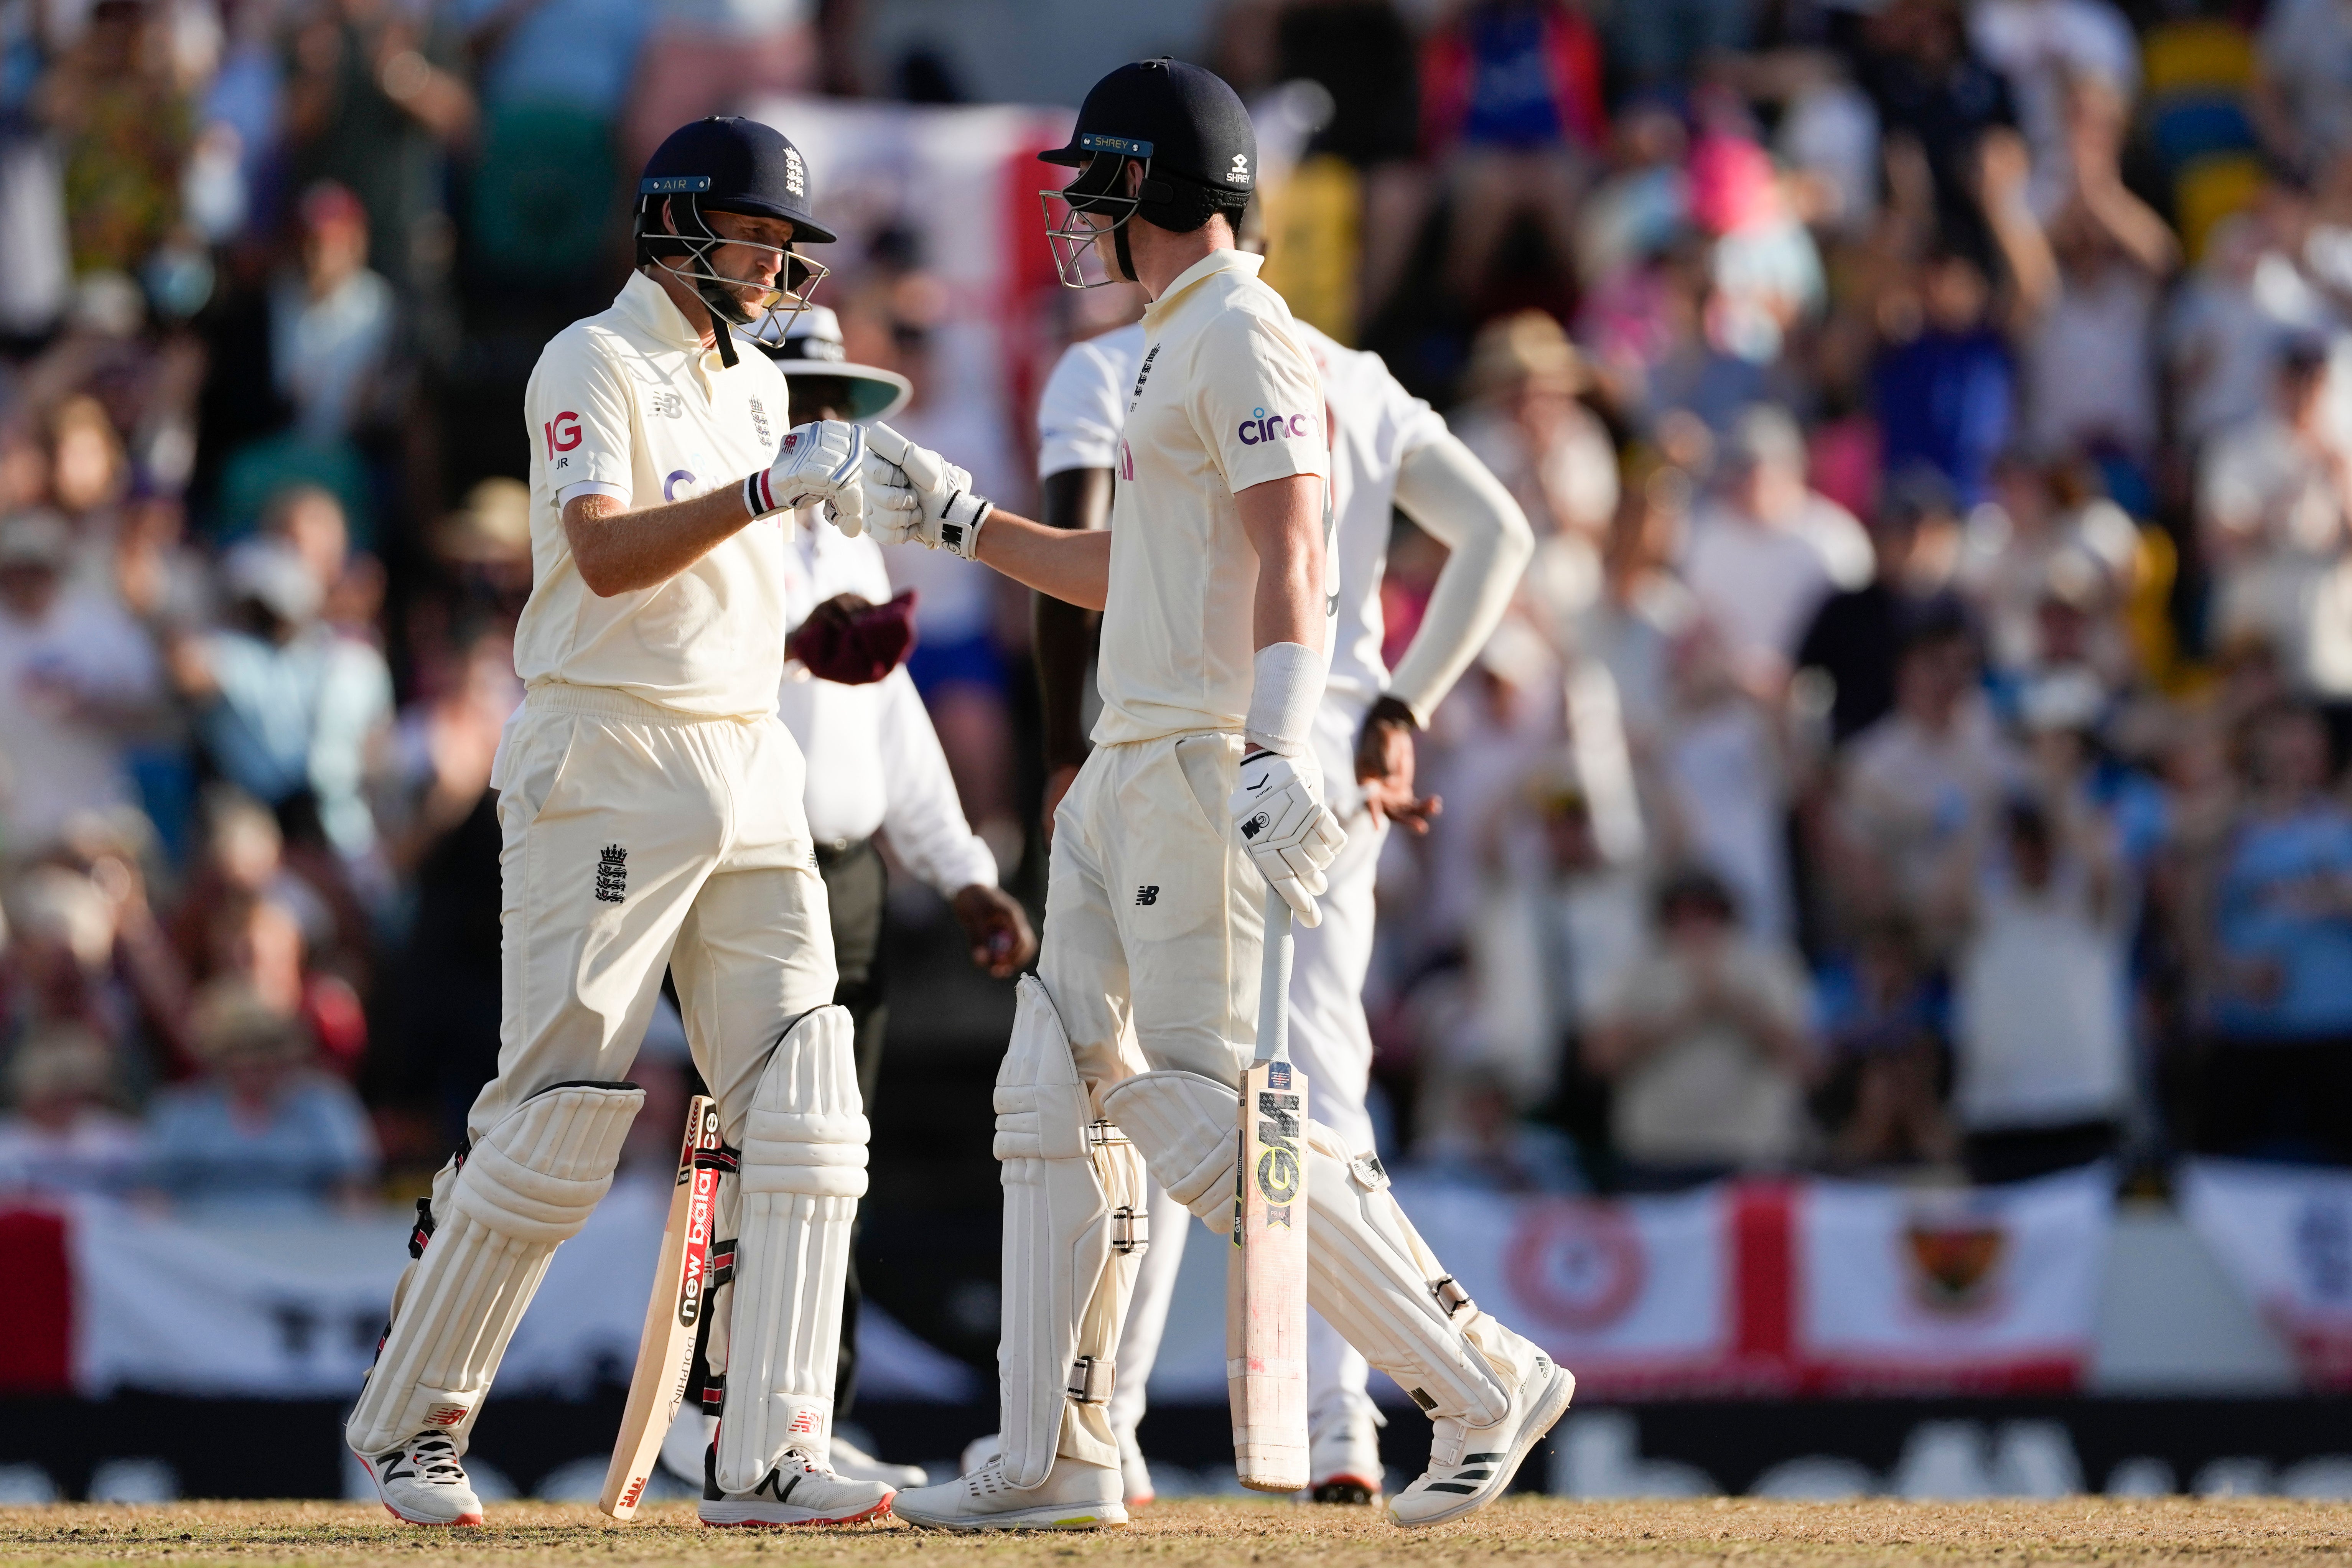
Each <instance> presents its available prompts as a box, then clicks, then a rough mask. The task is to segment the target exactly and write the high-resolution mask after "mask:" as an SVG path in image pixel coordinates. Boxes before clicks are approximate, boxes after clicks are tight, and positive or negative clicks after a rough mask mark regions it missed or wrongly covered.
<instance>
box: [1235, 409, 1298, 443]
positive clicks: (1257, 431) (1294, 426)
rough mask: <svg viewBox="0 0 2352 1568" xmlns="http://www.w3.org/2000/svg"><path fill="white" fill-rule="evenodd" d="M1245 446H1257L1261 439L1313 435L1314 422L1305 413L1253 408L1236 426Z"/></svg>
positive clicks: (1236, 433)
mask: <svg viewBox="0 0 2352 1568" xmlns="http://www.w3.org/2000/svg"><path fill="white" fill-rule="evenodd" d="M1314 433H1315V426H1314V423H1313V422H1312V421H1311V420H1309V419H1308V418H1307V416H1306V415H1304V414H1268V413H1267V412H1266V411H1265V409H1263V408H1253V409H1251V410H1250V416H1249V417H1248V418H1246V419H1244V420H1243V421H1242V422H1241V424H1240V425H1239V426H1237V427H1236V428H1235V430H1234V434H1235V435H1237V436H1239V437H1241V438H1242V445H1243V446H1244V447H1255V446H1256V445H1257V444H1258V443H1259V442H1260V441H1276V440H1280V439H1281V438H1283V437H1286V436H1287V437H1298V436H1311V435H1313V434H1314Z"/></svg>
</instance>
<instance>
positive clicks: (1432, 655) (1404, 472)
mask: <svg viewBox="0 0 2352 1568" xmlns="http://www.w3.org/2000/svg"><path fill="white" fill-rule="evenodd" d="M1396 503H1397V508H1398V510H1401V511H1402V512H1403V513H1404V514H1405V516H1407V517H1409V518H1411V519H1412V521H1414V522H1415V523H1416V524H1418V525H1419V526H1420V527H1421V529H1422V531H1423V532H1425V533H1427V534H1429V535H1430V537H1432V538H1433V539H1435V540H1436V541H1437V542H1439V543H1440V544H1443V545H1444V546H1445V547H1446V549H1447V550H1448V551H1449V552H1451V553H1449V554H1448V555H1447V556H1446V560H1445V565H1444V568H1443V569H1442V570H1440V571H1439V573H1438V574H1437V585H1436V587H1435V588H1434V589H1433V590H1432V592H1431V594H1430V596H1429V607H1428V609H1427V610H1426V611H1424V612H1423V616H1422V620H1421V626H1420V629H1419V630H1417V631H1416V632H1414V634H1413V638H1412V645H1411V646H1410V647H1407V648H1406V649H1405V651H1404V657H1403V658H1400V659H1398V660H1397V667H1396V670H1395V672H1394V673H1393V674H1392V675H1391V676H1390V677H1389V692H1388V694H1389V695H1390V696H1391V697H1394V698H1395V699H1396V700H1398V701H1400V702H1402V703H1403V704H1404V705H1405V706H1406V707H1407V708H1409V709H1411V710H1412V716H1413V720H1414V721H1415V722H1416V723H1417V724H1421V725H1423V726H1425V725H1427V724H1428V722H1429V716H1430V714H1431V712H1432V711H1433V710H1435V708H1436V707H1437V704H1438V703H1439V702H1440V701H1441V700H1444V696H1445V694H1446V693H1447V692H1448V691H1450V690H1452V689H1454V682H1455V681H1456V680H1458V679H1461V676H1462V672H1463V671H1464V670H1465V669H1467V668H1470V661H1471V660H1472V659H1473V658H1476V657H1477V655H1478V650H1479V649H1480V648H1482V647H1485V646H1486V639H1487V638H1488V637H1492V636H1493V635H1494V632H1495V627H1496V626H1497V625H1499V624H1500V623H1501V621H1502V618H1503V613H1504V611H1506V610H1507V609H1508V608H1509V607H1510V603H1511V594H1512V592H1513V590H1515V589H1516V588H1517V586H1518V582H1519V574H1520V573H1522V572H1523V571H1525V570H1526V569H1527V563H1528V557H1529V556H1530V555H1532V554H1534V553H1535V547H1536V543H1535V532H1534V531H1533V530H1532V529H1530V528H1529V527H1528V519H1527V514H1526V513H1525V512H1523V511H1521V510H1519V503H1518V502H1517V501H1516V500H1512V499H1511V492H1510V491H1508V490H1507V489H1504V488H1503V484H1502V481H1501V480H1499V479H1496V478H1495V476H1494V475H1493V474H1492V473H1491V472H1489V471H1488V469H1487V468H1486V465H1485V464H1484V463H1481V462H1480V461H1479V460H1478V459H1477V458H1475V457H1474V456H1473V455H1472V454H1471V451H1470V448H1469V447H1465V446H1464V445H1463V444H1462V443H1461V442H1460V441H1458V440H1456V439H1455V438H1454V437H1452V436H1446V437H1442V438H1440V439H1438V440H1436V441H1433V442H1431V443H1430V444H1429V445H1427V446H1425V447H1419V448H1417V449H1416V450H1414V451H1413V452H1412V453H1411V454H1409V455H1408V456H1407V457H1406V458H1405V460H1404V462H1403V464H1402V467H1400V468H1399V469H1398V471H1397V487H1396Z"/></svg>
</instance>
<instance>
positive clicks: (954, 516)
mask: <svg viewBox="0 0 2352 1568" xmlns="http://www.w3.org/2000/svg"><path fill="white" fill-rule="evenodd" d="M869 439H871V440H872V442H873V444H874V450H875V451H877V452H878V453H880V454H881V455H882V456H883V457H884V458H887V459H888V460H889V461H890V462H891V463H894V464H896V465H897V466H898V468H900V469H901V470H902V471H903V472H904V473H905V474H906V476H907V484H908V488H909V489H912V490H913V492H914V497H915V500H916V502H917V507H918V510H916V511H915V512H914V513H913V514H912V515H908V514H907V513H905V512H895V511H894V512H893V513H892V514H891V515H890V517H889V518H888V520H887V521H884V520H882V519H877V520H876V523H875V530H874V537H875V538H877V539H879V540H881V541H882V542H884V543H886V544H902V543H912V544H920V545H922V546H924V547H925V548H926V549H930V550H952V551H954V552H956V553H957V554H958V555H961V556H962V557H963V558H964V559H965V560H966V561H969V560H971V558H972V556H973V555H974V553H976V552H978V551H979V549H980V530H981V525H982V523H984V522H986V521H988V514H989V513H990V512H992V511H994V510H996V503H995V502H993V501H990V500H982V498H981V497H980V496H978V495H975V494H974V493H972V488H971V475H970V474H968V473H966V472H964V470H963V469H961V468H957V467H956V466H955V465H954V464H953V463H950V462H949V461H948V460H947V459H946V458H942V457H940V455H939V454H938V453H937V452H934V451H931V450H930V449H929V448H928V447H918V446H916V445H915V444H914V443H913V442H912V441H909V440H908V439H907V438H906V437H904V436H901V435H899V434H898V432H897V431H896V430H893V429H891V428H890V426H887V425H884V424H882V423H880V422H879V421H877V422H876V424H875V426H874V428H873V432H872V435H871V436H870V437H869Z"/></svg>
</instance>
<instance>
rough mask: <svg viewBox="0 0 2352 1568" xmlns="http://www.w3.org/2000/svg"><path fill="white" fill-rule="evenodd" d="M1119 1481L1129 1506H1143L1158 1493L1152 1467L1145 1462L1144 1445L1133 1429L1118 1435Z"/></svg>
mask: <svg viewBox="0 0 2352 1568" xmlns="http://www.w3.org/2000/svg"><path fill="white" fill-rule="evenodd" d="M1118 1482H1119V1488H1120V1489H1121V1490H1122V1491H1123V1492H1124V1493H1125V1494H1126V1500H1127V1506H1128V1507H1129V1508H1141V1507H1142V1506H1143V1505H1144V1504H1145V1503H1148V1502H1150V1500H1152V1499H1153V1498H1154V1497H1155V1496H1157V1495H1158V1494H1157V1493H1156V1492H1154V1491H1153V1489H1152V1486H1151V1467H1150V1465H1148V1464H1146V1463H1145V1462H1144V1458H1143V1445H1142V1444H1140V1443H1139V1442H1137V1441H1136V1440H1135V1434H1134V1433H1133V1432H1132V1431H1127V1432H1121V1433H1120V1434H1119V1435H1118Z"/></svg>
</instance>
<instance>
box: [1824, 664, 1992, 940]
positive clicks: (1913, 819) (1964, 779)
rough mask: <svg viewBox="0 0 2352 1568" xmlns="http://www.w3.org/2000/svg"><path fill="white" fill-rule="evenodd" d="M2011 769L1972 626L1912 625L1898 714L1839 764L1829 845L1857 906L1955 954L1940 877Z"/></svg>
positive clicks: (1842, 889) (1901, 669)
mask: <svg viewBox="0 0 2352 1568" xmlns="http://www.w3.org/2000/svg"><path fill="white" fill-rule="evenodd" d="M2014 772H2015V763H2014V760H2013V758H2012V756H2011V752H2010V750H2009V747H2008V746H2007V744H2006V742H2004V741H2003V739H2002V737H2001V734H2000V730H1999V728H1998V727H1997V726H1996V724H1995V723H1994V721H1993V716H1992V711H1991V710H1990V706H1989V705H1988V704H1987V703H1986V701H1985V700H1984V698H1983V696H1982V694H1981V693H1980V692H1979V689H1978V688H1977V656H1976V645H1975V639H1974V637H1972V636H1971V635H1970V633H1969V628H1968V626H1967V624H1966V623H1965V622H1963V621H1960V620H1958V619H1956V618H1951V619H1947V618H1941V617H1938V618H1935V619H1930V620H1926V621H1922V622H1921V623H1919V624H1918V625H1916V626H1913V627H1912V628H1911V635H1910V637H1908V639H1906V642H1905V644H1904V646H1903V650H1902V652H1901V654H1900V656H1899V657H1898V659H1897V662H1896V665H1895V710H1894V711H1893V712H1891V713H1889V714H1888V715H1887V716H1886V717H1885V718H1884V719H1882V720H1880V721H1878V722H1877V723H1875V724H1874V725H1872V726H1871V727H1870V728H1869V729H1867V730H1865V731H1863V732H1862V733H1861V734H1860V735H1858V736H1856V737H1855V738H1854V740H1853V742H1852V743H1851V744H1850V745H1849V746H1848V747H1847V748H1846V752H1845V755H1844V757H1843V761H1842V763H1841V765H1840V769H1839V778H1838V784H1837V795H1838V800H1837V806H1838V809H1837V823H1836V829H1835V832H1834V834H1833V836H1832V842H1833V843H1834V844H1835V845H1836V846H1837V847H1838V849H1839V851H1840V853H1839V855H1838V858H1837V865H1836V872H1835V876H1836V879H1837V882H1838V887H1837V894H1838V897H1839V899H1840V900H1842V901H1843V903H1844V905H1845V907H1846V911H1847V912H1848V914H1850V915H1853V916H1859V917H1861V918H1864V919H1869V918H1877V917H1885V916H1895V917H1898V918H1901V919H1903V920H1905V921H1908V922H1909V923H1911V924H1912V925H1913V926H1914V928H1915V929H1916V930H1917V931H1919V933H1920V936H1921V940H1922V941H1923V942H1924V943H1925V944H1926V946H1927V951H1928V952H1929V953H1930V954H1931V956H1933V957H1936V958H1941V957H1942V956H1943V955H1944V954H1946V953H1947V952H1948V951H1949V948H1950V942H1951V936H1952V933H1951V931H1949V929H1948V927H1947V926H1946V925H1945V924H1944V923H1943V922H1941V921H1939V920H1938V919H1937V916H1938V914H1939V912H1940V910H1939V908H1938V900H1937V898H1936V892H1937V886H1938V882H1939V879H1940V878H1941V877H1942V876H1943V875H1944V871H1945V868H1946V866H1947V865H1948V862H1949V859H1950V857H1951V856H1952V854H1953V853H1954V852H1955V850H1956V849H1957V848H1958V847H1960V846H1962V845H1964V844H1966V843H1968V842H1969V840H1970V839H1971V837H1979V836H1981V835H1982V834H1983V833H1984V832H1985V831H1986V830H1987V827H1988V826H1989V825H1990V821H1991V814H1992V812H1993V811H1994V810H1995V809H1996V808H1997V807H1998V805H2000V800H2001V799H2002V797H2003V796H2004V795H2005V794H2006V793H2007V790H2008V788H2009V785H2010V783H2011V779H2012V777H2013V776H2014Z"/></svg>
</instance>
